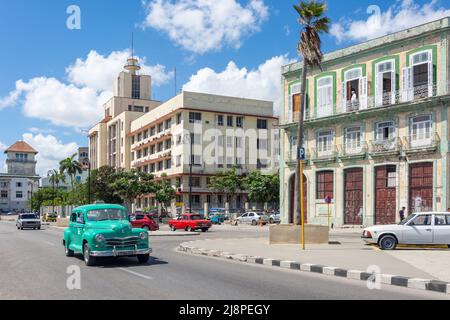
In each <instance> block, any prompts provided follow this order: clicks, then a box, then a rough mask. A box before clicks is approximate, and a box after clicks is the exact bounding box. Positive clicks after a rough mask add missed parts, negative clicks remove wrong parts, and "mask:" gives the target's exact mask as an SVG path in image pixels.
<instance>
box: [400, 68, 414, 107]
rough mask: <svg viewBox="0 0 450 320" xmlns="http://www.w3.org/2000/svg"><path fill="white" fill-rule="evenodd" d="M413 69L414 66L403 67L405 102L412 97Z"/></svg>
mask: <svg viewBox="0 0 450 320" xmlns="http://www.w3.org/2000/svg"><path fill="white" fill-rule="evenodd" d="M411 70H412V68H411V67H410V68H403V72H402V76H403V92H402V100H403V102H407V101H410V97H411V80H412V79H411Z"/></svg>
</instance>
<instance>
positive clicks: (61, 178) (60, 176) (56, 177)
mask: <svg viewBox="0 0 450 320" xmlns="http://www.w3.org/2000/svg"><path fill="white" fill-rule="evenodd" d="M49 181H50V182H51V183H52V184H55V185H56V188H57V189H59V184H60V183H61V182H62V183H65V182H66V175H65V174H64V173H61V172H59V171H58V170H56V169H53V171H52V174H51V175H50V178H49Z"/></svg>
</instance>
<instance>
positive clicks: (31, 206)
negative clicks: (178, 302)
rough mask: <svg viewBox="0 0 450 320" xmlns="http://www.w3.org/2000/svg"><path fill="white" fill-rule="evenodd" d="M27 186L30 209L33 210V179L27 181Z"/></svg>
mask: <svg viewBox="0 0 450 320" xmlns="http://www.w3.org/2000/svg"><path fill="white" fill-rule="evenodd" d="M28 186H31V197H30V209H31V211H33V186H34V183H33V181H28Z"/></svg>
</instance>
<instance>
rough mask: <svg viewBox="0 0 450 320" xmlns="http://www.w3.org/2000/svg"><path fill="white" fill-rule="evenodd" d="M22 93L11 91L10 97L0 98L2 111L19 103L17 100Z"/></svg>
mask: <svg viewBox="0 0 450 320" xmlns="http://www.w3.org/2000/svg"><path fill="white" fill-rule="evenodd" d="M19 95H20V92H18V91H17V90H14V91H11V92H10V93H9V95H7V96H6V97H3V98H0V110H2V109H4V108H6V107H10V106H14V105H15V104H16V103H17V100H18V99H19Z"/></svg>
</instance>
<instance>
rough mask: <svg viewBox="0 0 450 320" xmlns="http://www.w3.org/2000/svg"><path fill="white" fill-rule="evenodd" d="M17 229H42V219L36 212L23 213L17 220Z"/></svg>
mask: <svg viewBox="0 0 450 320" xmlns="http://www.w3.org/2000/svg"><path fill="white" fill-rule="evenodd" d="M16 227H17V229H20V230H23V229H38V230H40V229H41V220H40V219H39V217H38V216H36V215H35V214H34V213H21V214H19V216H18V217H17V221H16Z"/></svg>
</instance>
